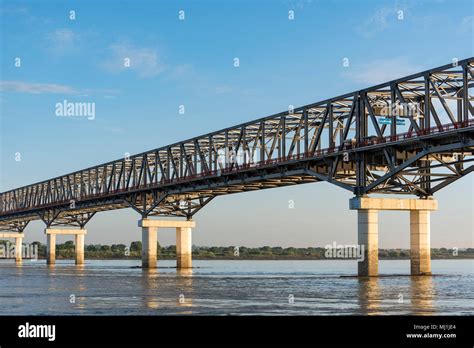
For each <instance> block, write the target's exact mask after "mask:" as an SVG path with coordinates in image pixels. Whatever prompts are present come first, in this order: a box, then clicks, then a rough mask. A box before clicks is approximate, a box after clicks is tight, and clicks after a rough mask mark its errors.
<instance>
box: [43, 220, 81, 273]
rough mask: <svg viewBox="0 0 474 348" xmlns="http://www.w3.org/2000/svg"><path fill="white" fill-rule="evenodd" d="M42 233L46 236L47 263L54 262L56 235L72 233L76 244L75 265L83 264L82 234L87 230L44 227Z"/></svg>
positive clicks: (51, 263)
mask: <svg viewBox="0 0 474 348" xmlns="http://www.w3.org/2000/svg"><path fill="white" fill-rule="evenodd" d="M44 233H45V234H46V237H47V242H48V243H47V249H46V250H47V259H46V263H47V264H48V265H54V264H55V263H56V235H58V234H63V235H74V237H75V244H76V265H83V264H84V236H85V235H86V234H87V230H86V229H84V228H81V229H72V228H71V229H65V228H46V229H45V230H44Z"/></svg>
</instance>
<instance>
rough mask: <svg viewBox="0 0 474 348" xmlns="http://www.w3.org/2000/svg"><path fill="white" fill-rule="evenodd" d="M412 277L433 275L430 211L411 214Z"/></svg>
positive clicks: (415, 211)
mask: <svg viewBox="0 0 474 348" xmlns="http://www.w3.org/2000/svg"><path fill="white" fill-rule="evenodd" d="M410 268H411V275H430V274H431V248H430V211H429V210H414V211H411V212H410Z"/></svg>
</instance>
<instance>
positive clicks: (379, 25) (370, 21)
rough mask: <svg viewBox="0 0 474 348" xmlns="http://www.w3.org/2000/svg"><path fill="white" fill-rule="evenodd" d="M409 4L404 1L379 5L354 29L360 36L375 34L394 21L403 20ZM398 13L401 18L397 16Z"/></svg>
mask: <svg viewBox="0 0 474 348" xmlns="http://www.w3.org/2000/svg"><path fill="white" fill-rule="evenodd" d="M410 6H411V5H409V3H404V4H403V5H402V4H398V5H395V6H384V7H380V8H378V9H376V10H375V12H374V13H373V14H372V15H370V16H369V17H368V18H367V19H366V20H365V21H364V22H362V24H360V25H358V26H356V28H355V30H356V31H357V32H358V33H359V34H361V35H362V36H365V37H373V36H374V35H375V34H377V33H379V32H382V31H384V30H386V29H388V28H389V27H390V26H391V25H393V24H394V23H396V22H400V21H402V20H405V16H406V15H407V11H408V9H409V7H410ZM400 15H401V16H402V18H399V16H400Z"/></svg>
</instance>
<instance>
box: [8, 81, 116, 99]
mask: <svg viewBox="0 0 474 348" xmlns="http://www.w3.org/2000/svg"><path fill="white" fill-rule="evenodd" d="M0 92H14V93H26V94H74V95H75V96H77V97H88V96H89V95H91V94H104V93H105V94H106V96H107V97H108V98H113V97H115V96H114V94H118V93H120V91H119V90H116V89H92V88H89V89H78V88H75V87H72V86H67V85H61V84H56V83H37V82H26V81H0Z"/></svg>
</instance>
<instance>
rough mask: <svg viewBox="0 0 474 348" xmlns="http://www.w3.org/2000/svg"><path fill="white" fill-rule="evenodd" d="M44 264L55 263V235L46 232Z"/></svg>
mask: <svg viewBox="0 0 474 348" xmlns="http://www.w3.org/2000/svg"><path fill="white" fill-rule="evenodd" d="M46 238H47V245H46V264H48V265H54V264H55V263H56V235H55V234H46Z"/></svg>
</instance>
